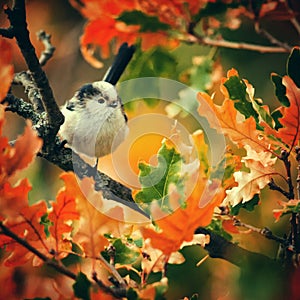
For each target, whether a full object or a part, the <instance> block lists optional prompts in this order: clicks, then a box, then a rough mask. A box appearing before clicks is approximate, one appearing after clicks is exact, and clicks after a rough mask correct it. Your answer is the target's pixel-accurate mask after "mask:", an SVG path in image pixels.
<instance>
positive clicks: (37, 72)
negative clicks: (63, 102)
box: [5, 0, 64, 139]
mask: <svg viewBox="0 0 300 300" xmlns="http://www.w3.org/2000/svg"><path fill="white" fill-rule="evenodd" d="M5 12H6V14H7V16H8V19H9V21H10V24H11V30H13V35H14V37H15V38H16V40H17V43H18V46H19V48H20V50H21V52H22V55H23V57H24V59H25V61H26V63H27V66H28V69H29V71H30V73H31V76H32V78H33V80H34V81H35V83H36V86H37V88H38V90H39V93H40V94H41V98H42V101H43V104H44V107H45V109H46V111H47V118H48V122H49V126H50V128H49V138H50V139H51V138H52V139H54V137H55V136H56V134H57V132H58V130H59V128H60V125H61V124H62V123H63V121H64V116H63V114H62V113H61V111H60V109H59V107H58V105H57V104H56V101H55V99H54V96H53V92H52V89H51V87H50V85H49V81H48V78H47V76H46V74H45V72H44V71H43V70H42V68H41V66H40V63H39V60H38V58H37V55H36V53H35V49H34V47H33V45H32V43H31V41H30V37H29V31H28V29H27V23H26V11H25V0H16V1H15V5H14V7H13V8H12V9H10V8H7V9H6V10H5Z"/></svg>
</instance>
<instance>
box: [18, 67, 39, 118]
mask: <svg viewBox="0 0 300 300" xmlns="http://www.w3.org/2000/svg"><path fill="white" fill-rule="evenodd" d="M13 83H14V84H20V85H22V86H23V87H24V89H25V93H26V94H27V96H28V99H29V101H30V102H31V103H32V104H33V108H34V110H35V111H36V112H38V113H42V112H43V111H45V110H44V106H43V102H42V99H41V95H40V93H39V89H38V88H37V86H36V84H35V83H34V81H33V80H32V78H31V76H30V73H29V72H20V73H16V74H15V76H14V80H13Z"/></svg>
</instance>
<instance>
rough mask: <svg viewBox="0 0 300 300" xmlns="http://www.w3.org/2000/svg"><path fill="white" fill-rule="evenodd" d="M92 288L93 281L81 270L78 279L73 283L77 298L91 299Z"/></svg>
mask: <svg viewBox="0 0 300 300" xmlns="http://www.w3.org/2000/svg"><path fill="white" fill-rule="evenodd" d="M90 288H91V282H90V281H89V280H88V278H87V276H86V275H85V274H84V273H82V272H79V273H78V275H77V277H76V281H75V283H74V284H73V290H74V294H75V296H76V297H77V298H79V299H83V300H90Z"/></svg>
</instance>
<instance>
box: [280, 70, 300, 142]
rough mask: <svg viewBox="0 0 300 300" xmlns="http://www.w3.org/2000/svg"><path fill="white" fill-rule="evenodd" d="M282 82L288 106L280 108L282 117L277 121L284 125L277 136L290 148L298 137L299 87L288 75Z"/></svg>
mask: <svg viewBox="0 0 300 300" xmlns="http://www.w3.org/2000/svg"><path fill="white" fill-rule="evenodd" d="M282 83H283V85H284V86H285V87H286V96H287V98H288V99H289V102H290V106H289V107H284V108H283V109H282V115H283V117H282V118H280V119H279V122H280V123H281V124H282V125H283V126H284V127H283V128H279V130H278V137H279V138H281V140H282V141H283V142H284V143H286V144H288V145H289V146H290V147H291V148H292V147H293V146H294V145H295V144H297V142H298V141H299V138H300V89H299V88H298V87H297V86H296V84H295V83H294V81H293V80H292V79H291V78H290V77H289V76H284V77H283V79H282Z"/></svg>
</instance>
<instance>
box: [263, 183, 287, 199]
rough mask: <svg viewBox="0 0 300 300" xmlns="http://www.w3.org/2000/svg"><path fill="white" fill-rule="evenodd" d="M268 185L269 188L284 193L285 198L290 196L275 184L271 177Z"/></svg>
mask: <svg viewBox="0 0 300 300" xmlns="http://www.w3.org/2000/svg"><path fill="white" fill-rule="evenodd" d="M268 186H269V188H270V190H274V191H278V192H279V193H281V194H282V195H284V196H285V197H286V198H289V197H290V193H289V192H287V191H285V190H284V189H282V188H281V187H280V186H279V185H277V184H276V183H275V181H274V179H273V178H271V181H270V182H269V183H268Z"/></svg>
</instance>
